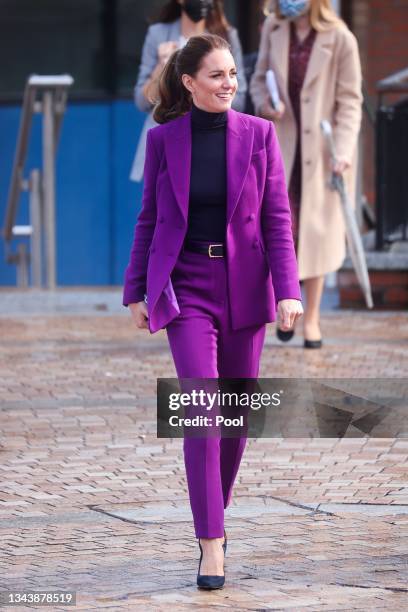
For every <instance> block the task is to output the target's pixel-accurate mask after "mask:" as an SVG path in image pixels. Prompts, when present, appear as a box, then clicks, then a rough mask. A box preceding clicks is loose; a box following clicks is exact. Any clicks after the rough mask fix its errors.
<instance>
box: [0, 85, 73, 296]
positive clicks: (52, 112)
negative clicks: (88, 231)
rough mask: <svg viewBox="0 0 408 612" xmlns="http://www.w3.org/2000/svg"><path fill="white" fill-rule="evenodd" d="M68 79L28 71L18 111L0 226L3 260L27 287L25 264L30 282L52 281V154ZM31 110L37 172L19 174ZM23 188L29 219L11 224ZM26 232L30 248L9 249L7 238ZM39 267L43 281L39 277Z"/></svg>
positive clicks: (39, 284) (52, 284)
mask: <svg viewBox="0 0 408 612" xmlns="http://www.w3.org/2000/svg"><path fill="white" fill-rule="evenodd" d="M73 82H74V80H73V78H72V77H71V76H70V75H69V74H64V75H58V76H39V75H35V74H34V75H31V76H30V77H29V79H28V80H27V83H26V87H25V90H24V97H23V106H22V114H21V120H20V127H19V132H18V137H17V146H16V152H15V156H14V163H13V170H12V174H11V181H10V188H9V193H8V199H7V206H6V213H5V217H4V224H3V229H2V237H3V239H4V241H5V255H6V262H7V263H9V264H15V265H16V266H17V285H18V286H19V287H28V285H29V269H30V268H31V284H32V285H33V286H34V287H42V286H43V284H45V286H46V287H47V288H49V289H53V288H55V287H56V243H55V157H56V151H57V147H58V141H59V136H60V132H61V125H62V120H63V116H64V113H65V108H66V101H67V96H68V89H69V87H71V85H72V84H73ZM34 113H42V115H43V121H42V172H41V171H40V169H38V168H35V169H32V170H31V172H30V174H29V178H28V179H25V178H24V167H25V162H26V157H27V150H28V145H29V142H30V134H31V125H32V119H33V115H34ZM23 191H28V192H29V194H30V197H29V200H30V202H29V219H30V222H29V225H15V220H16V217H17V213H18V209H19V204H20V198H21V194H22V192H23ZM19 237H29V238H30V249H29V251H28V252H27V248H26V243H25V242H20V243H19V244H18V245H17V248H16V250H15V251H14V252H13V251H12V244H11V243H12V241H13V240H15V239H17V238H19ZM43 273H45V283H43Z"/></svg>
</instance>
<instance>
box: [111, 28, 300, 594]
mask: <svg viewBox="0 0 408 612" xmlns="http://www.w3.org/2000/svg"><path fill="white" fill-rule="evenodd" d="M236 91H237V71H236V66H235V63H234V59H233V57H232V55H231V52H230V47H229V44H228V42H227V41H226V40H225V39H223V38H221V37H219V36H216V35H211V34H204V35H202V36H194V37H192V38H190V39H189V41H188V43H187V44H186V46H185V47H183V48H182V49H180V50H178V51H176V52H175V53H174V54H173V55H172V56H171V58H170V59H169V61H168V63H167V65H166V67H165V68H164V70H163V73H162V75H161V79H160V86H159V97H160V99H159V102H158V104H157V106H156V108H155V111H154V118H155V120H156V121H157V123H159V124H160V125H159V126H157V127H154V128H152V129H151V130H149V132H148V135H147V147H146V162H145V174H144V176H145V183H144V192H143V201H142V210H141V212H140V214H139V217H138V219H137V223H136V227H135V234H134V240H133V245H132V249H131V253H130V261H129V264H128V267H127V269H126V275H125V287H124V295H123V304H124V305H125V306H129V308H130V310H131V315H132V318H133V320H134V322H135V324H136V326H137V327H138V328H146V329H149V330H150V332H151V333H154V332H156V331H157V330H159V329H163V328H165V329H166V331H167V335H168V340H169V344H170V348H171V352H172V355H173V359H174V363H175V368H176V371H177V375H178V376H179V377H180V378H234V379H236V378H256V377H257V376H258V372H259V361H260V356H261V351H262V348H263V343H264V337H265V327H266V323H268V322H270V321H274V320H275V319H276V318H277V317H278V319H279V324H280V326H281V328H282V329H286V330H289V329H291V328H292V327H293V325H294V323H295V321H296V319H297V318H298V317H299V316H300V315H301V314H302V312H303V310H302V305H301V302H300V299H301V294H300V288H299V281H298V277H297V265H296V257H295V249H294V244H293V238H292V231H291V217H290V208H289V202H288V195H287V191H286V187H285V177H284V170H283V163H282V159H281V154H280V149H279V145H278V141H277V138H276V134H275V129H274V126H273V123H272V122H269V121H267V120H265V119H261V118H258V117H250V116H248V115H244V114H242V113H239V112H236V111H234V110H233V109H232V108H231V103H232V100H233V98H234V96H235V93H236ZM245 443H246V438H244V437H239V438H223V437H221V436H216V437H204V438H189V437H185V438H184V459H185V465H186V473H187V482H188V489H189V496H190V503H191V508H192V513H193V518H194V526H195V534H196V537H197V538H199V546H200V550H201V557H200V566H199V572H198V576H197V584H198V586H199V587H201V588H207V589H214V588H220V587H222V586H223V585H224V580H225V578H224V554H225V551H226V536H225V531H224V509H225V508H226V507H227V506H228V504H229V502H230V499H231V493H232V486H233V483H234V480H235V477H236V475H237V472H238V468H239V464H240V461H241V457H242V454H243V451H244V447H245Z"/></svg>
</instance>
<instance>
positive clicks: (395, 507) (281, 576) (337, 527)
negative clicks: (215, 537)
mask: <svg viewBox="0 0 408 612" xmlns="http://www.w3.org/2000/svg"><path fill="white" fill-rule="evenodd" d="M10 295H11V294H10V293H7V294H6V293H4V292H3V293H2V292H0V303H2V304H3V305H2V307H1V308H0V313H1V315H0V351H1V352H0V398H1V412H0V428H1V431H2V447H1V465H0V471H1V493H0V541H1V555H0V590H5V589H16V590H17V589H20V590H21V589H25V590H36V591H39V590H44V589H48V590H52V589H55V590H64V589H65V590H68V589H73V590H75V591H77V608H76V609H80V610H97V609H101V608H104V609H110V610H119V609H130V610H138V609H141V610H167V609H168V607H169V606H171V609H172V610H173V609H174V610H190V609H196V610H204V609H207V608H208V609H211V610H225V609H229V608H230V607H233V608H235V609H236V610H286V609H292V610H306V609H307V610H308V611H309V610H330V611H335V610H370V611H371V610H377V609H378V610H384V609H385V610H392V611H398V610H407V609H408V588H407V584H408V571H407V570H408V546H407V540H408V453H407V451H408V439H385V438H377V439H368V438H347V439H343V440H334V439H320V440H317V439H314V440H307V439H300V438H299V439H297V438H296V439H280V438H275V439H258V440H250V441H249V442H248V446H247V449H246V452H245V455H244V458H243V461H242V464H241V469H240V472H239V478H238V481H237V484H236V486H235V489H234V497H233V502H232V505H231V507H230V508H229V509H228V510H227V518H226V529H227V532H228V537H229V545H228V553H227V557H226V577H227V581H226V587H225V588H224V589H223V590H221V591H216V592H213V593H207V592H201V591H198V590H197V589H196V586H195V578H196V572H197V567H198V557H199V551H198V546H197V543H196V540H195V538H194V534H193V529H192V523H191V514H190V510H189V506H188V497H187V489H186V482H185V476H184V464H183V457H182V450H181V440H163V439H157V438H156V437H155V428H156V423H155V408H156V407H155V387H156V378H157V377H159V376H174V375H175V372H174V368H173V365H172V361H171V358H170V354H169V351H168V348H167V341H166V336H165V334H164V333H162V332H159V333H158V334H154V335H150V334H149V333H148V332H140V331H137V330H135V329H134V328H133V327H132V325H131V323H130V318H129V314H128V312H127V311H125V310H124V309H122V310H121V309H120V308H117V310H116V311H115V310H114V309H113V310H114V312H112V309H111V307H110V306H109V304H110V303H114V304H117V301H118V300H120V294H119V293H118V292H116V293H115V291H113V292H110V293H109V298H108V299H105V297H103V293H102V299H99V297H97V298H95V295H94V299H93V301H92V300H90V298H89V296H88V300H89V301H88V302H87V298H86V294H85V293H84V294H82V301H81V300H78V299H75V298H73V297H72V294H70V295H71V297H70V299H69V300H68V301H67V299H65V301H64V300H62V301H58V300H55V299H54V301H53V300H52V299H51V301H50V299H49V301H48V303H49V304H51V305H50V306H49V307H47V308H44V310H45V312H46V313H47V314H43V315H40V314H38V312H41V305H42V304H41V299H39V301H37V302H36V303H35V304H34V306H33V301H32V300H31V301H30V300H28V301H27V302H25V301H24V300H25V298H24V296H21V294H18V293H14V294H13V295H12V296H11V297H10ZM67 295H68V294H67ZM106 295H108V294H106ZM84 296H85V297H84ZM3 298H4V299H3ZM13 304H14V307H13V308H11V306H13ZM107 304H108V306H107ZM39 309H40V310H39ZM322 331H323V335H324V340H325V346H324V348H323V349H322V350H321V351H305V350H304V349H303V348H302V346H301V339H300V338H296V339H295V341H294V342H293V344H291V345H290V346H287V345H278V343H277V341H276V340H275V338H274V331H273V326H270V328H269V331H268V337H267V342H266V346H265V350H264V353H263V359H262V368H261V373H260V374H261V376H264V377H284V376H295V375H297V376H302V377H369V378H379V377H404V376H406V375H407V369H408V368H407V356H408V343H407V340H408V316H407V315H406V314H405V313H366V312H340V311H336V310H333V309H332V310H328V311H325V312H324V314H323V318H322ZM10 609H13V610H14V609H16V610H18V609H26V608H10ZM27 609H28V608H27ZM54 609H69V608H68V607H67V608H62V607H61V608H57V607H55V608H54Z"/></svg>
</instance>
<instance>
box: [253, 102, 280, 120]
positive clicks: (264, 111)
mask: <svg viewBox="0 0 408 612" xmlns="http://www.w3.org/2000/svg"><path fill="white" fill-rule="evenodd" d="M284 113H285V105H284V103H283V102H282V101H280V102H279V107H278V108H273V106H272V104H271V103H270V102H269V100H268V101H267V102H265V103H264V104H263V105H262V106H261V108H260V109H259V114H260V116H261V117H263V118H264V119H268V120H269V121H276V120H277V119H281V117H283V115H284Z"/></svg>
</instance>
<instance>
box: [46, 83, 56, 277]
mask: <svg viewBox="0 0 408 612" xmlns="http://www.w3.org/2000/svg"><path fill="white" fill-rule="evenodd" d="M54 124H55V116H54V95H53V92H52V91H50V90H46V91H45V92H44V97H43V160H44V174H43V194H44V229H45V245H46V249H45V259H46V270H47V280H46V286H47V288H48V289H55V287H56V248H55V247H56V245H55V150H54V144H55V136H54V131H55V125H54Z"/></svg>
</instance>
